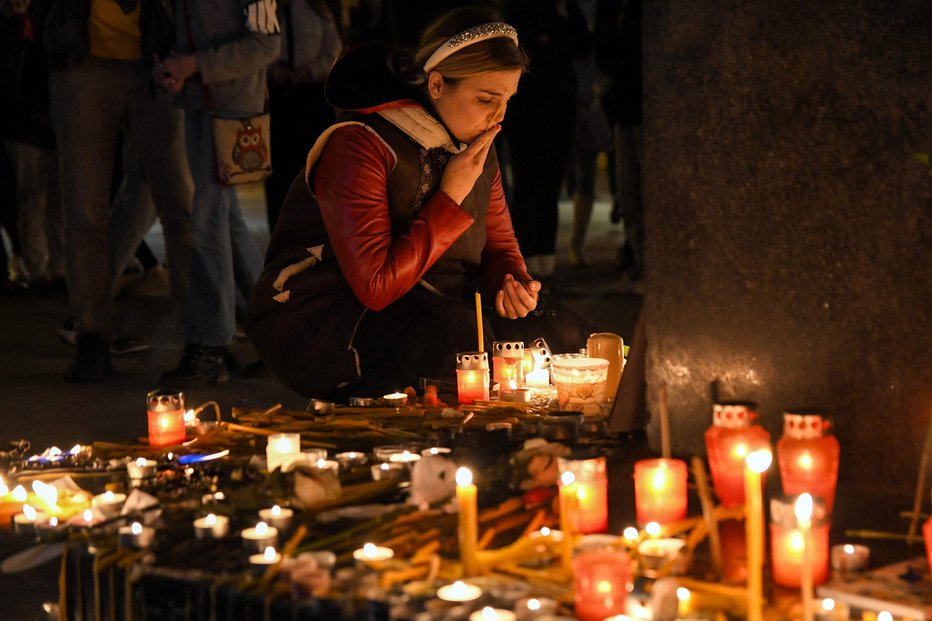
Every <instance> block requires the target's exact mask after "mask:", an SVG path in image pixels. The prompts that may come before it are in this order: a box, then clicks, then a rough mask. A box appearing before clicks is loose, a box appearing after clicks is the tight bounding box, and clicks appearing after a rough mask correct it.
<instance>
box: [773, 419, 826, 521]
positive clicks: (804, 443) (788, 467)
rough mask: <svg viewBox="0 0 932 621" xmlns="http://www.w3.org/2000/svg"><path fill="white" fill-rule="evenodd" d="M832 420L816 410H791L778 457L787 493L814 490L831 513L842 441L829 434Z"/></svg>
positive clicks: (811, 492)
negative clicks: (839, 441)
mask: <svg viewBox="0 0 932 621" xmlns="http://www.w3.org/2000/svg"><path fill="white" fill-rule="evenodd" d="M829 425H830V423H829V421H828V419H827V417H826V416H824V415H823V414H822V413H819V412H815V411H803V410H799V411H795V412H787V413H786V414H784V415H783V437H781V438H780V441H779V442H777V460H778V461H779V463H780V480H781V481H782V482H783V493H784V494H786V495H788V496H797V495H799V494H803V493H806V492H808V493H810V494H812V495H813V496H814V497H816V498H820V499H821V500H822V501H823V502H824V503H825V510H826V512H827V513H829V514H831V512H832V508H833V507H834V505H835V488H836V487H837V485H838V458H839V453H840V452H841V450H840V447H839V446H838V440H836V439H835V437H834V436H831V435H827V434H826V432H827V431H828V428H829Z"/></svg>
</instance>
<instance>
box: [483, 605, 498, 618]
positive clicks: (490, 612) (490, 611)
mask: <svg viewBox="0 0 932 621" xmlns="http://www.w3.org/2000/svg"><path fill="white" fill-rule="evenodd" d="M482 619H483V621H495V620H496V619H498V613H497V612H495V609H494V608H492V607H491V606H486V607H485V608H483V609H482Z"/></svg>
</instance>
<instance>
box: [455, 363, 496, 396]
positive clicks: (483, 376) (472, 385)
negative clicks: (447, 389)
mask: <svg viewBox="0 0 932 621" xmlns="http://www.w3.org/2000/svg"><path fill="white" fill-rule="evenodd" d="M456 395H457V398H458V399H459V402H460V403H462V404H465V405H468V404H470V403H474V402H476V401H488V400H489V354H488V352H484V351H471V352H464V353H461V354H456Z"/></svg>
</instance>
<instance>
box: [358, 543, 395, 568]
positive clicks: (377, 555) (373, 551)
mask: <svg viewBox="0 0 932 621" xmlns="http://www.w3.org/2000/svg"><path fill="white" fill-rule="evenodd" d="M394 556H395V551H394V550H392V549H391V548H386V547H385V546H377V545H375V544H374V543H367V544H364V545H363V546H362V547H361V548H359V549H358V550H353V558H354V559H356V560H357V561H362V562H363V563H381V562H385V561H387V560H389V559H391V558H393V557H394Z"/></svg>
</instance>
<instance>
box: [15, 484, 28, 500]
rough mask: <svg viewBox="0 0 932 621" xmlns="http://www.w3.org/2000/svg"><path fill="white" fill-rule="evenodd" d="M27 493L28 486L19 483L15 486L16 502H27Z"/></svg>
mask: <svg viewBox="0 0 932 621" xmlns="http://www.w3.org/2000/svg"><path fill="white" fill-rule="evenodd" d="M27 495H28V494H27V493H26V488H25V487H23V486H22V485H17V486H16V487H15V488H13V500H15V501H16V502H26V497H27Z"/></svg>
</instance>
